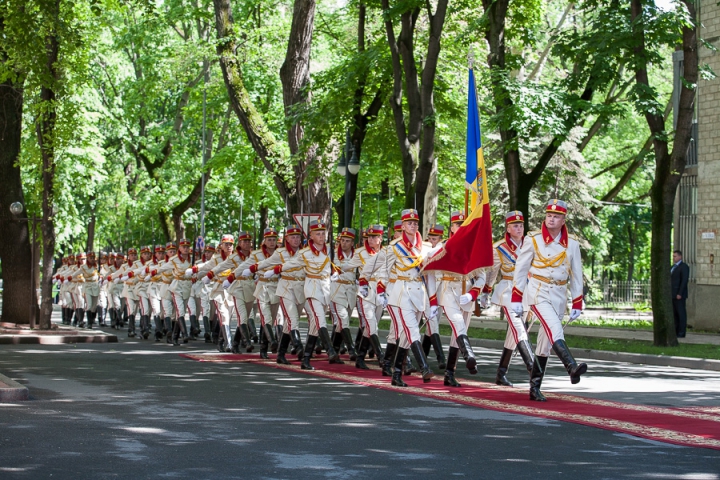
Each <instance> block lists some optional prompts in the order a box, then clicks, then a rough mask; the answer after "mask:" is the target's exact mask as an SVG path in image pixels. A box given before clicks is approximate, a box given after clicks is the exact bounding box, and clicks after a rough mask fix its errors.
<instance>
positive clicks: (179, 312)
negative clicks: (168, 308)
mask: <svg viewBox="0 0 720 480" xmlns="http://www.w3.org/2000/svg"><path fill="white" fill-rule="evenodd" d="M170 298H171V299H172V303H173V306H174V307H175V319H177V318H178V317H182V313H181V312H182V309H181V308H180V307H178V303H177V299H176V298H175V294H174V293H171V294H170Z"/></svg>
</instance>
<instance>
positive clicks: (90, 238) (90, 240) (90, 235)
mask: <svg viewBox="0 0 720 480" xmlns="http://www.w3.org/2000/svg"><path fill="white" fill-rule="evenodd" d="M96 211H97V196H96V195H91V196H90V221H89V222H88V227H87V244H86V245H85V251H86V252H92V251H94V248H93V246H94V244H95V222H96Z"/></svg>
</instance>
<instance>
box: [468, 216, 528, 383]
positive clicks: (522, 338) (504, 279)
mask: <svg viewBox="0 0 720 480" xmlns="http://www.w3.org/2000/svg"><path fill="white" fill-rule="evenodd" d="M524 222H525V218H524V217H523V214H522V212H520V211H518V210H513V211H512V212H508V213H507V214H506V215H505V238H503V239H502V240H498V241H497V242H495V244H494V245H493V266H492V269H491V270H490V273H489V274H488V276H487V283H486V284H485V286H484V287H483V294H482V296H481V297H480V303H481V304H482V305H483V307H485V306H487V297H488V294H489V293H490V292H491V291H492V288H491V287H492V286H493V285H495V292H494V293H493V296H492V300H491V301H492V303H494V304H495V305H497V306H499V307H500V311H501V312H502V314H503V315H504V316H505V320H507V322H508V326H509V328H508V331H507V335H506V336H505V345H504V348H503V353H502V355H501V356H500V364H499V365H498V370H497V374H496V375H495V383H496V384H497V385H505V386H508V387H512V383H511V382H510V381H509V380H508V379H507V376H506V374H507V371H508V366H509V365H510V360H511V358H512V354H513V352H514V351H515V347H517V348H518V351H519V352H520V357H522V359H523V362H525V366H526V367H527V370H528V373H532V369H533V363H534V358H533V353H532V345H530V340H528V335H527V331H526V327H525V324H524V323H523V321H522V319H521V318H519V317H517V316H515V314H514V313H513V312H511V310H510V306H511V305H510V304H511V297H512V288H513V280H514V278H513V277H514V275H515V262H516V261H517V256H518V253H519V252H520V248H521V247H522V246H523V239H524V238H525V236H524V233H525V225H524ZM498 275H499V277H498ZM496 281H497V283H496Z"/></svg>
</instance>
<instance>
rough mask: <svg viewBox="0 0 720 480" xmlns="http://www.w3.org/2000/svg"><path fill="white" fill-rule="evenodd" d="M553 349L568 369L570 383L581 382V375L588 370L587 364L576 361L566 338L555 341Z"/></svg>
mask: <svg viewBox="0 0 720 480" xmlns="http://www.w3.org/2000/svg"><path fill="white" fill-rule="evenodd" d="M553 350H554V351H555V354H556V355H557V356H558V358H559V359H560V361H561V362H562V363H563V365H565V370H567V372H568V375H570V383H572V384H573V385H575V384H576V383H579V382H580V375H582V374H584V373H585V372H587V364H586V363H577V362H576V361H575V359H574V358H573V356H572V353H570V349H569V348H568V346H567V344H566V343H565V340H557V341H556V342H555V343H553Z"/></svg>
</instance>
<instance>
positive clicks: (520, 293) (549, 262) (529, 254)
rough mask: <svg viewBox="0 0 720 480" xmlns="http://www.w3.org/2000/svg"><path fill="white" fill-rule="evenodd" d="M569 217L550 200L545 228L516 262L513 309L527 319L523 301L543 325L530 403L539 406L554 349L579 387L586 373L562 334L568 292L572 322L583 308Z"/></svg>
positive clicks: (579, 265)
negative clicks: (544, 373) (581, 378)
mask: <svg viewBox="0 0 720 480" xmlns="http://www.w3.org/2000/svg"><path fill="white" fill-rule="evenodd" d="M566 215H567V204H566V203H565V202H564V201H562V200H558V199H553V200H550V202H548V204H547V207H546V209H545V221H544V222H543V225H542V228H541V230H540V231H539V232H530V233H529V234H528V235H527V236H526V237H525V240H524V242H523V248H522V249H521V250H520V254H519V255H518V258H517V261H516V263H515V276H514V279H513V291H512V303H511V306H512V310H513V312H515V314H516V315H518V316H520V317H522V314H523V300H524V301H525V304H527V305H528V306H529V308H530V311H531V312H532V314H533V315H535V316H536V317H537V318H538V320H540V324H541V325H542V329H541V330H540V333H539V334H538V340H537V346H536V348H535V359H536V361H535V362H534V363H533V369H532V372H531V374H530V400H535V401H539V402H544V401H546V398H545V396H544V395H543V394H542V393H541V392H540V387H541V384H542V378H543V372H544V371H545V366H546V365H547V358H548V355H550V349H551V348H552V350H553V351H555V354H556V355H557V356H558V358H560V360H561V361H562V363H563V365H565V369H566V370H567V372H568V375H569V376H570V381H571V383H573V384H576V383H578V382H579V381H580V376H581V375H582V374H584V373H585V372H586V371H587V365H586V364H585V363H577V362H576V361H575V359H574V358H573V356H572V354H571V353H570V349H569V348H568V346H567V344H566V343H565V336H564V335H563V326H562V318H563V316H565V311H566V309H567V301H568V290H569V291H570V294H571V298H572V310H571V312H570V321H573V320H575V319H577V318H578V317H579V316H580V315H581V314H582V308H583V293H582V291H583V277H582V259H581V257H580V244H579V243H578V241H577V240H576V239H575V237H573V236H571V235H570V234H569V233H568V230H567V226H566V225H565V217H566Z"/></svg>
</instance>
